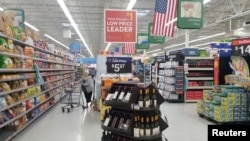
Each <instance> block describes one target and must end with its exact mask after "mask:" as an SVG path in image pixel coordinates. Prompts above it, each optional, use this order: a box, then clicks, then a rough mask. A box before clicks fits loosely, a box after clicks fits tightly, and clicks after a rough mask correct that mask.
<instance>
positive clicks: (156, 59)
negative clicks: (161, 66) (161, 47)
mask: <svg viewBox="0 0 250 141" xmlns="http://www.w3.org/2000/svg"><path fill="white" fill-rule="evenodd" d="M155 61H157V62H159V63H163V62H165V55H162V56H155Z"/></svg>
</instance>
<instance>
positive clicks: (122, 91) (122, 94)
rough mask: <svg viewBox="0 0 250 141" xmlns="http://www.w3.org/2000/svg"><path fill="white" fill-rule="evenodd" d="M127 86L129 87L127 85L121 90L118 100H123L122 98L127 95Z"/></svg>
mask: <svg viewBox="0 0 250 141" xmlns="http://www.w3.org/2000/svg"><path fill="white" fill-rule="evenodd" d="M126 88H127V87H125V88H124V89H122V90H121V92H120V94H119V97H118V99H117V100H118V101H122V99H123V97H124V95H125V92H126Z"/></svg>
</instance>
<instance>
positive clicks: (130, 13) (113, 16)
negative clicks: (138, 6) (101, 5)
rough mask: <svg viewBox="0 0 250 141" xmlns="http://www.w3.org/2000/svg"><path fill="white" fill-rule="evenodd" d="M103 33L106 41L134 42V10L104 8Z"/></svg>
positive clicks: (135, 29)
mask: <svg viewBox="0 0 250 141" xmlns="http://www.w3.org/2000/svg"><path fill="white" fill-rule="evenodd" d="M104 33H105V37H104V38H105V39H104V40H105V42H106V43H136V35H137V17H136V11H135V10H114V9H106V10H105V12H104Z"/></svg>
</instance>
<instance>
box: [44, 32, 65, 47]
mask: <svg viewBox="0 0 250 141" xmlns="http://www.w3.org/2000/svg"><path fill="white" fill-rule="evenodd" d="M44 36H45V37H47V38H49V39H51V40H52V41H54V42H56V43H58V44H59V45H61V46H63V47H65V48H66V49H69V47H68V46H66V45H65V44H63V43H61V42H59V41H58V40H56V39H55V38H53V37H51V36H49V35H48V34H44Z"/></svg>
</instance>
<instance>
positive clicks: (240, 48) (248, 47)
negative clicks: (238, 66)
mask: <svg viewBox="0 0 250 141" xmlns="http://www.w3.org/2000/svg"><path fill="white" fill-rule="evenodd" d="M249 54H250V38H244V39H235V40H232V55H233V56H244V55H249Z"/></svg>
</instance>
